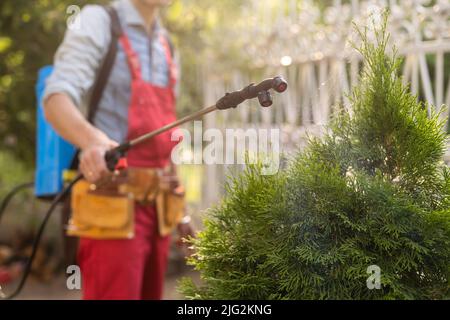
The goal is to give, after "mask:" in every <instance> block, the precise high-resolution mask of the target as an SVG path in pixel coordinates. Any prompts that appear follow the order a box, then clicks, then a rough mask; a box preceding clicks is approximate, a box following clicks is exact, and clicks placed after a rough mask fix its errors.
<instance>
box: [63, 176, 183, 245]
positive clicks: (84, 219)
mask: <svg viewBox="0 0 450 320" xmlns="http://www.w3.org/2000/svg"><path fill="white" fill-rule="evenodd" d="M167 178H169V180H170V179H171V178H173V177H170V176H169V177H167V176H161V175H160V174H159V172H158V171H156V170H153V169H133V168H129V169H127V170H126V171H125V172H122V173H121V175H120V176H116V177H114V178H110V179H109V180H107V181H104V182H103V183H102V184H100V186H98V187H97V189H96V190H91V185H90V184H89V183H88V182H87V181H85V180H81V181H79V182H78V183H77V184H75V186H74V187H73V189H72V199H71V206H72V217H71V219H70V221H69V225H68V229H67V234H68V235H69V236H78V237H84V238H91V239H130V238H132V237H133V236H134V206H135V202H137V203H140V204H142V205H156V211H157V216H158V230H159V234H160V235H161V236H167V235H169V234H170V233H172V231H173V230H174V229H175V228H176V227H177V225H178V224H179V223H180V222H181V220H182V219H183V216H184V212H185V192H184V189H183V188H182V187H180V186H174V185H173V184H172V183H170V182H169V183H167V182H165V180H166V179H167Z"/></svg>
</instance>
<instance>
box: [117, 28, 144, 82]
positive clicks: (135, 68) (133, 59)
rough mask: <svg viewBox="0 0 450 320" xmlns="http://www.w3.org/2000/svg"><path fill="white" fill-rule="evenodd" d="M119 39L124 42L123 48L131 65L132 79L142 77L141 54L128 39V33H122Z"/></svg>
mask: <svg viewBox="0 0 450 320" xmlns="http://www.w3.org/2000/svg"><path fill="white" fill-rule="evenodd" d="M119 41H120V43H121V44H122V48H123V50H124V51H125V55H126V56H127V61H128V66H129V67H130V71H131V76H132V79H133V80H138V79H142V74H141V64H140V63H139V56H138V55H137V53H136V52H135V51H134V50H133V47H132V46H131V43H130V40H129V39H128V36H127V35H126V33H123V34H122V36H121V37H120V39H119Z"/></svg>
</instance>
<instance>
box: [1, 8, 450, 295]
mask: <svg viewBox="0 0 450 320" xmlns="http://www.w3.org/2000/svg"><path fill="white" fill-rule="evenodd" d="M107 2H108V1H89V0H36V1H30V0H2V1H1V2H0V199H2V198H3V197H4V196H5V194H6V193H7V192H8V191H9V190H10V189H11V188H12V187H13V186H15V185H17V184H19V183H22V182H26V181H32V180H33V174H34V161H35V139H36V122H35V120H36V117H35V115H36V97H35V94H34V91H35V84H36V79H37V73H38V70H39V69H40V68H42V67H43V66H45V65H49V64H52V59H53V55H54V53H55V50H56V48H57V47H58V45H59V43H60V42H61V40H62V38H63V35H64V32H65V30H66V27H67V25H66V21H67V19H68V17H69V16H70V14H71V13H70V12H68V11H67V8H68V7H69V6H71V5H77V6H80V7H82V6H84V5H86V4H90V3H103V4H104V3H107ZM386 7H389V8H390V11H391V17H390V23H389V31H390V32H391V35H392V39H391V40H392V43H393V44H395V45H396V46H397V48H398V51H399V55H400V56H401V57H402V58H403V63H402V68H401V70H402V75H403V76H404V81H405V83H407V84H409V85H410V89H411V91H412V92H413V93H415V94H417V97H418V99H420V100H423V101H427V102H429V103H430V106H429V108H435V109H436V110H437V111H440V110H441V106H443V105H444V104H446V105H450V3H449V1H448V0H407V1H400V0H389V1H387V0H386V1H381V0H380V1H377V0H373V1H362V0H361V1H359V0H347V1H345V0H342V1H340V0H226V1H210V0H174V1H173V2H172V4H171V5H170V6H169V7H168V8H167V9H166V10H165V11H164V13H163V17H164V21H165V22H164V23H165V25H166V27H167V29H168V30H169V31H170V32H171V36H172V39H173V42H174V44H175V47H176V50H177V52H178V55H179V56H180V61H181V87H180V96H179V101H178V106H177V110H178V115H179V116H180V117H181V116H184V115H187V114H189V113H191V112H193V111H196V110H199V109H200V108H202V107H204V106H209V105H212V104H214V103H215V101H216V100H217V99H218V98H220V97H221V96H222V95H223V94H224V93H225V92H227V91H229V90H234V89H240V88H241V87H242V86H244V85H246V84H248V83H250V82H256V81H259V80H260V79H262V78H265V77H272V76H274V75H277V74H280V75H283V76H285V77H286V78H287V79H288V81H289V83H290V89H289V92H288V94H286V95H284V96H280V97H276V100H275V105H276V108H272V109H270V110H260V109H259V108H256V107H255V106H256V105H255V104H253V102H251V103H249V105H248V107H243V108H241V109H240V110H239V111H238V112H234V113H233V112H225V113H221V114H214V115H211V116H208V117H207V118H206V119H205V121H204V123H203V126H204V127H205V128H208V127H215V128H220V129H225V128H233V127H239V128H244V129H245V128H248V127H278V128H281V129H282V133H283V135H282V139H283V140H282V145H283V150H282V151H283V152H285V153H289V152H290V151H293V150H297V149H298V148H301V147H302V146H303V145H304V143H305V141H306V139H305V137H306V135H307V134H308V133H309V134H313V135H320V134H321V130H322V128H323V125H325V124H326V123H327V121H328V119H329V118H330V117H331V116H332V115H333V112H335V111H336V110H337V109H338V108H346V106H347V103H348V101H347V94H348V93H349V91H350V90H351V87H352V86H353V85H355V84H356V83H357V82H358V74H359V71H360V69H361V62H360V57H359V55H358V54H357V53H356V52H355V50H353V49H352V47H351V46H350V45H349V41H348V40H352V39H353V27H352V22H355V23H356V24H358V25H362V26H364V25H366V24H367V21H369V19H373V17H374V16H373V14H375V15H376V13H377V12H379V11H380V10H381V9H383V8H386ZM448 115H449V112H448V110H447V109H444V108H443V107H442V113H441V116H442V118H443V119H448ZM186 128H187V129H192V126H191V125H188V126H187V127H186ZM448 128H449V126H447V130H448ZM449 132H450V131H449ZM187 156H188V157H189V156H192V155H187ZM446 161H449V162H450V153H448V154H447V156H446ZM240 169H241V168H240V167H239V166H202V165H186V166H184V167H183V168H182V174H183V179H184V183H185V185H186V186H187V191H188V201H189V204H190V211H191V213H192V214H194V216H195V218H196V219H195V222H196V226H197V227H198V228H201V214H200V212H201V211H202V210H203V209H205V208H208V207H210V206H211V205H213V204H215V203H216V202H217V201H218V200H219V199H220V197H221V195H223V192H224V188H223V184H224V181H225V179H226V178H225V177H226V175H227V174H228V173H230V172H231V173H232V172H235V171H239V170H240ZM46 206H47V203H45V202H39V201H36V200H35V199H34V198H33V195H32V193H31V192H30V193H24V194H22V195H21V196H20V197H18V198H17V199H16V200H15V201H14V202H13V203H12V204H11V206H10V207H9V208H8V211H7V212H6V214H5V217H4V219H2V224H1V226H0V244H5V245H8V246H13V247H14V246H20V244H21V243H24V242H27V241H29V239H30V238H31V237H32V236H33V232H34V230H36V227H37V226H38V224H39V223H40V221H41V219H42V217H43V216H42V214H43V212H45V208H46ZM53 220H54V221H52V225H51V226H50V228H49V230H47V232H46V236H45V243H46V248H47V251H46V253H45V254H46V255H48V256H49V257H51V258H50V259H49V260H48V261H47V262H46V263H43V265H45V266H43V271H42V274H41V275H40V277H39V276H37V277H35V279H33V280H32V281H34V282H33V283H34V286H35V287H36V288H37V289H36V290H37V291H36V292H33V291H32V292H30V293H29V294H28V297H34V298H36V297H38V298H39V297H42V298H45V297H52V298H58V297H59V296H58V294H59V291H58V290H59V289H60V285H63V283H64V281H62V280H61V279H62V278H61V277H60V276H58V277H56V278H55V276H54V271H55V270H57V269H58V267H59V266H60V260H59V259H60V257H61V254H62V253H61V251H62V248H61V246H60V239H61V233H60V229H59V221H58V216H55V217H54V219H53ZM4 250H6V251H7V249H4ZM25 251H26V250H25ZM4 254H5V255H7V252H6V253H4ZM1 258H2V253H1V251H0V264H1V262H2V261H1ZM172 258H173V259H172V261H173V265H172V266H171V270H170V272H169V275H170V276H171V278H170V279H171V280H170V281H169V282H168V289H169V290H168V292H169V293H168V295H167V296H166V297H167V298H174V297H177V294H176V293H175V292H174V290H173V288H174V287H175V281H176V279H177V277H178V276H179V274H184V273H186V272H190V271H189V269H186V268H184V267H183V266H182V265H183V263H184V262H183V260H182V258H180V256H179V255H178V254H177V253H176V252H174V254H173V257H172ZM43 259H44V258H43ZM44 260H45V259H44ZM180 265H181V267H180ZM47 273H48V275H47ZM59 274H61V273H59ZM54 279H58V280H57V281H56V282H55V281H53V280H54ZM58 281H59V282H58ZM41 283H44V285H43V287H41ZM55 283H56V284H55ZM47 284H48V285H47ZM55 288H56V289H55ZM36 295H37V296H36ZM67 297H68V298H77V297H78V295H77V294H74V295H71V294H69V295H68V296H67ZM62 298H64V297H62Z"/></svg>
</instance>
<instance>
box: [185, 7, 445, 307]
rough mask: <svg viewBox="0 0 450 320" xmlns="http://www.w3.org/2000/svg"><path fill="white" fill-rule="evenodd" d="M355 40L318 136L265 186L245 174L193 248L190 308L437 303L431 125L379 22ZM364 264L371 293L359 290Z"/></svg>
mask: <svg viewBox="0 0 450 320" xmlns="http://www.w3.org/2000/svg"><path fill="white" fill-rule="evenodd" d="M383 21H384V22H383V23H382V24H381V26H380V27H378V28H376V30H375V41H373V42H371V41H369V40H368V36H367V30H365V29H364V30H362V31H361V30H360V31H358V32H359V34H360V36H361V38H362V44H361V46H360V47H359V48H358V50H359V51H360V53H361V54H362V56H363V58H364V66H365V67H364V69H363V71H362V73H361V76H360V81H359V84H358V86H357V87H355V88H354V89H353V92H352V94H351V96H350V97H349V98H350V102H351V103H350V105H351V110H352V112H350V113H349V112H342V113H341V114H339V115H337V116H336V117H335V118H334V120H333V121H332V122H331V124H330V126H329V130H328V133H327V134H326V135H325V136H324V137H323V138H320V139H318V138H315V139H311V141H310V143H309V146H308V147H307V148H306V150H303V151H302V152H300V153H299V154H298V155H297V156H296V157H295V158H294V159H293V160H292V163H291V164H290V166H289V168H288V169H286V170H285V171H283V172H280V173H279V174H277V175H274V176H264V175H261V174H260V169H259V168H258V167H257V166H256V167H249V168H248V169H247V170H246V172H245V173H244V174H243V175H242V176H239V177H237V178H235V179H234V180H233V181H232V182H231V183H230V185H229V186H228V193H227V197H226V198H225V199H224V200H223V202H222V203H221V204H220V205H219V206H218V207H216V208H213V209H211V210H209V211H208V215H207V216H208V218H207V219H206V220H205V229H204V231H203V232H201V233H200V235H199V237H198V239H196V240H191V241H192V242H193V245H194V247H195V249H196V254H195V255H194V256H193V257H192V258H191V259H190V263H191V264H192V265H193V266H195V268H196V269H197V270H199V271H200V273H201V276H202V280H203V281H202V282H203V283H202V285H201V286H199V287H197V286H195V285H194V284H193V283H192V281H190V280H189V279H185V280H184V281H183V282H182V284H181V287H180V288H181V291H182V292H183V293H184V294H185V295H186V296H187V297H188V298H193V299H444V298H449V283H450V282H449V281H450V170H449V168H448V167H446V166H445V164H443V162H442V156H443V153H444V150H445V142H446V139H447V137H446V135H445V134H444V131H443V129H442V128H443V124H442V123H441V122H440V121H439V116H438V115H436V114H429V112H428V111H427V110H429V109H432V108H428V107H427V106H426V105H424V104H423V103H421V102H417V99H416V97H415V96H413V95H411V94H410V93H409V90H408V88H407V87H405V86H404V85H403V84H402V81H401V79H399V77H398V76H397V71H398V67H399V60H398V59H396V56H395V52H394V54H386V51H387V44H388V40H389V36H388V35H387V32H386V21H387V15H385V17H384V20H383ZM369 266H378V267H379V269H380V272H381V273H380V274H381V278H380V279H381V288H380V289H376V288H375V289H372V290H371V289H369V288H368V286H367V279H368V277H369V276H370V274H368V271H367V269H368V267H369Z"/></svg>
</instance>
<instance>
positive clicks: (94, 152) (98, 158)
mask: <svg viewBox="0 0 450 320" xmlns="http://www.w3.org/2000/svg"><path fill="white" fill-rule="evenodd" d="M118 145H119V144H118V143H117V142H115V141H113V140H110V139H109V138H107V137H106V136H105V137H101V138H100V139H98V140H97V141H95V142H93V143H91V144H88V145H87V146H86V147H85V148H83V149H82V151H81V154H80V170H81V173H82V174H83V176H84V178H85V179H86V180H87V181H89V182H90V183H96V182H97V181H99V180H101V179H102V178H104V177H105V176H106V175H108V173H109V171H108V168H107V166H106V162H105V153H106V152H107V151H109V150H111V149H112V148H115V147H117V146H118Z"/></svg>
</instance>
